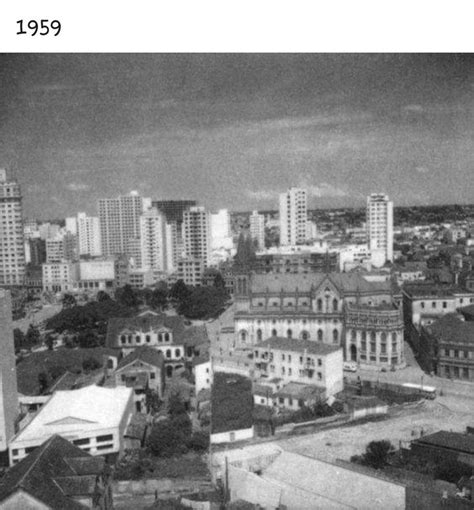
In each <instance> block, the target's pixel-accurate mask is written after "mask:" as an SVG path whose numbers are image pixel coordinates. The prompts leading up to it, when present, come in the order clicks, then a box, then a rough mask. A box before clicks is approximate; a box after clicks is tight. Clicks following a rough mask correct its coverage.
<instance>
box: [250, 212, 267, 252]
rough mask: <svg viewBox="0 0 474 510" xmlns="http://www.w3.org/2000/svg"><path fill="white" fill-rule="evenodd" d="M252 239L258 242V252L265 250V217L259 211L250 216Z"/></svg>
mask: <svg viewBox="0 0 474 510" xmlns="http://www.w3.org/2000/svg"><path fill="white" fill-rule="evenodd" d="M250 237H251V238H252V239H253V240H254V241H255V242H256V245H257V250H264V249H265V216H264V215H263V214H258V211H253V212H252V214H251V215H250Z"/></svg>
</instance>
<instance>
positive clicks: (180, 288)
mask: <svg viewBox="0 0 474 510" xmlns="http://www.w3.org/2000/svg"><path fill="white" fill-rule="evenodd" d="M190 292H191V290H190V289H189V288H188V286H187V285H186V284H185V283H184V282H183V280H178V281H177V282H176V283H175V284H174V285H173V286H172V287H171V290H170V292H169V297H170V298H171V299H174V300H176V301H178V302H181V301H184V300H185V299H186V298H187V297H188V295H189V293H190Z"/></svg>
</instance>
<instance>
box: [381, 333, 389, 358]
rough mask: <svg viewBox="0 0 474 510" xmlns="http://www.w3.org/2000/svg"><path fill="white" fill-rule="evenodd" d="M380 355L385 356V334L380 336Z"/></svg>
mask: <svg viewBox="0 0 474 510" xmlns="http://www.w3.org/2000/svg"><path fill="white" fill-rule="evenodd" d="M380 354H387V333H385V332H382V334H381V335H380Z"/></svg>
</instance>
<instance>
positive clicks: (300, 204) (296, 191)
mask: <svg viewBox="0 0 474 510" xmlns="http://www.w3.org/2000/svg"><path fill="white" fill-rule="evenodd" d="M307 220H308V204H307V194H306V190H305V189H301V188H290V189H289V190H288V191H287V192H286V193H281V194H280V245H281V246H293V245H295V244H304V243H305V241H306V232H307V225H306V222H307Z"/></svg>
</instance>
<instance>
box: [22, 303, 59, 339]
mask: <svg viewBox="0 0 474 510" xmlns="http://www.w3.org/2000/svg"><path fill="white" fill-rule="evenodd" d="M61 309H62V305H61V304H58V305H45V306H43V308H42V309H41V310H38V311H37V312H31V313H30V314H28V315H27V316H26V317H24V318H23V319H20V320H17V321H13V328H14V329H15V328H19V329H21V330H22V331H23V333H26V332H27V330H28V327H29V325H30V324H34V325H35V326H38V325H39V324H41V323H42V322H43V321H45V320H46V319H49V318H50V317H52V316H53V315H56V314H57V313H58V312H60V311H61Z"/></svg>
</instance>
